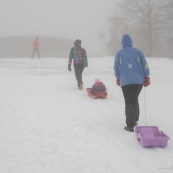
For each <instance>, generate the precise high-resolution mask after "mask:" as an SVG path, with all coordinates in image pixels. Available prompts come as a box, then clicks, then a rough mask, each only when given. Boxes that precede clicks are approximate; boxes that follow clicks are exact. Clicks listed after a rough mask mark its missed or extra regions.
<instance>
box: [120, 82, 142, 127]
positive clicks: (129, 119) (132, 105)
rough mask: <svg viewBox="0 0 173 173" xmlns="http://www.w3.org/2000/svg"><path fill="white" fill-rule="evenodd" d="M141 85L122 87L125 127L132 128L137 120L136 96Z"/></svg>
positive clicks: (137, 105) (137, 106) (137, 104)
mask: <svg viewBox="0 0 173 173" xmlns="http://www.w3.org/2000/svg"><path fill="white" fill-rule="evenodd" d="M142 87H143V85H140V84H132V85H125V86H123V87H122V92H123V95H124V100H125V106H126V107H125V115H126V124H127V127H130V128H133V127H134V125H135V122H136V121H138V120H139V103H138V96H139V94H140V92H141V90H142Z"/></svg>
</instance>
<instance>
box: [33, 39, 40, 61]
mask: <svg viewBox="0 0 173 173" xmlns="http://www.w3.org/2000/svg"><path fill="white" fill-rule="evenodd" d="M35 52H37V56H38V58H40V54H39V42H38V38H36V39H35V40H34V41H33V52H32V56H31V58H33V57H34V54H35Z"/></svg>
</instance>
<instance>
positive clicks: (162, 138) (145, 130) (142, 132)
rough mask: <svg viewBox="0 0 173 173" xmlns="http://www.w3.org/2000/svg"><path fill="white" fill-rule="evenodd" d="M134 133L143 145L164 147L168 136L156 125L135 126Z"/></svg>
mask: <svg viewBox="0 0 173 173" xmlns="http://www.w3.org/2000/svg"><path fill="white" fill-rule="evenodd" d="M135 133H136V136H137V139H138V141H139V142H140V144H141V145H142V146H143V147H162V148H164V147H166V146H167V142H168V140H169V137H168V136H167V135H166V134H165V133H163V132H162V131H159V129H158V127H156V126H137V127H136V128H135Z"/></svg>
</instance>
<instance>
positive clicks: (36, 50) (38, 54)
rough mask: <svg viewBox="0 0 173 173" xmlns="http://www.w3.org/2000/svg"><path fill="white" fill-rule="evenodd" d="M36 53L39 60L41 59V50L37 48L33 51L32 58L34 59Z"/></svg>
mask: <svg viewBox="0 0 173 173" xmlns="http://www.w3.org/2000/svg"><path fill="white" fill-rule="evenodd" d="M35 52H37V56H38V58H40V53H39V50H38V49H37V48H35V49H34V50H33V52H32V56H31V58H33V57H34V54H35Z"/></svg>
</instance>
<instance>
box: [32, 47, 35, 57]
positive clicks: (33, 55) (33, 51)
mask: <svg viewBox="0 0 173 173" xmlns="http://www.w3.org/2000/svg"><path fill="white" fill-rule="evenodd" d="M34 54H35V49H34V50H33V52H32V56H31V58H33V57H34Z"/></svg>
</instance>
